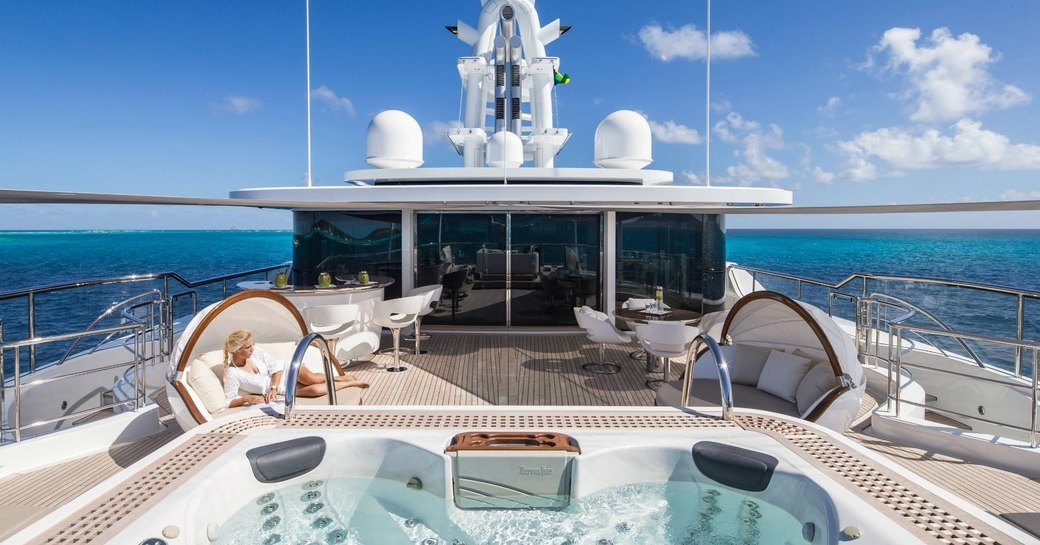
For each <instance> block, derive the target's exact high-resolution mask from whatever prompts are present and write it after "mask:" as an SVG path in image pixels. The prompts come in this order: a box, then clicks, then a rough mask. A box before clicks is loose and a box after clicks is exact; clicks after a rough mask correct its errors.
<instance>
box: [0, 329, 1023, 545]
mask: <svg viewBox="0 0 1040 545" xmlns="http://www.w3.org/2000/svg"><path fill="white" fill-rule="evenodd" d="M386 340H388V339H386V338H385V339H384V345H386V344H387V343H386ZM408 346H410V343H409V344H408ZM422 347H423V348H424V349H425V350H428V351H429V353H428V354H426V355H422V356H415V355H408V356H405V358H404V359H405V360H406V362H407V363H405V365H406V366H407V367H409V370H408V371H405V372H403V373H389V372H386V371H385V370H383V367H384V366H385V365H386V363H389V362H392V359H393V357H392V356H390V355H376V356H374V357H372V358H369V359H365V360H363V361H356V362H352V363H351V364H350V365H349V366H348V368H347V370H348V372H349V373H351V374H354V375H356V376H358V377H359V378H360V379H361V380H365V381H367V382H369V383H370V385H371V386H370V388H369V389H368V391H367V392H366V393H365V396H364V399H363V404H364V405H367V406H372V405H415V406H435V405H440V406H443V405H448V406H451V405H529V406H652V405H653V404H654V392H653V391H652V390H649V389H647V388H646V386H645V385H644V382H645V380H646V379H648V378H660V373H653V374H651V373H647V372H646V364H645V363H644V362H643V361H639V360H634V359H630V358H629V352H630V351H631V350H632V349H633V347H632V346H631V345H608V346H607V350H606V359H607V361H611V362H615V363H619V364H620V365H621V367H622V371H621V372H620V373H618V374H616V375H597V374H593V373H589V372H587V371H584V370H583V369H582V368H581V365H582V364H583V363H589V362H592V361H594V360H595V359H596V358H597V357H598V353H599V350H598V346H596V345H594V344H592V343H591V342H589V341H587V340H586V339H585V337H584V336H583V335H581V334H578V333H575V334H556V335H545V334H531V335H515V334H510V335H505V334H501V333H498V334H494V333H485V334H466V335H462V334H445V333H434V336H433V338H432V339H430V340H428V341H424V342H423V344H422ZM671 367H672V369H671V370H672V378H678V376H679V373H680V371H681V369H680V365H677V364H673V365H672V366H671ZM157 401H160V402H161V401H165V400H157ZM578 411H579V410H578V409H576V412H578ZM415 412H421V410H419V409H417V410H416V411H415ZM737 420H738V422H742V421H743V420H747V422H746V423H743V424H742V425H743V426H744V427H750V428H754V427H758V426H756V425H754V422H753V421H754V420H755V419H754V418H750V419H749V418H747V417H739V418H738V419H737ZM170 423H171V425H172V426H173V429H171V430H170V431H168V432H166V433H164V434H161V435H159V436H156V437H153V438H149V439H146V440H143V441H139V442H137V443H132V444H129V445H124V446H119V447H114V448H112V449H109V450H108V451H107V452H103V453H97V454H94V455H91V456H85V457H82V458H79V459H77V460H74V461H71V462H67V463H63V464H58V465H56V466H52V467H48V468H43V469H39V470H36V471H32V472H26V473H24V474H19V475H12V476H9V477H6V478H4V479H3V480H0V540H3V539H5V538H6V537H8V536H10V535H12V534H13V533H14V532H16V531H18V530H19V529H21V528H24V527H25V526H27V525H28V524H31V523H32V522H34V521H36V520H39V519H40V518H42V517H44V516H46V515H47V514H48V513H49V512H51V511H53V510H54V509H56V508H58V507H59V506H61V505H62V504H64V503H65V502H68V501H70V500H71V499H72V498H74V497H76V496H78V495H80V494H82V493H83V492H85V491H86V490H87V489H89V488H90V487H92V486H94V485H95V484H97V483H99V482H101V481H102V480H104V479H106V478H107V477H109V476H111V475H114V474H115V473H116V472H118V471H119V470H121V469H122V468H124V467H127V466H128V465H130V464H132V463H133V462H135V461H136V460H139V459H141V458H142V457H144V456H146V455H147V454H149V453H151V452H153V451H154V450H155V449H157V448H159V447H160V446H161V445H163V444H165V443H166V442H168V441H169V440H170V439H171V438H173V437H176V436H177V435H178V434H179V430H178V429H177V428H176V425H175V424H173V423H172V421H171V422H170ZM787 426H788V427H790V425H787ZM763 431H764V432H767V433H774V430H773V429H768V430H767V429H763ZM850 436H851V437H853V438H854V439H856V440H857V441H859V442H860V444H862V445H864V446H866V447H867V448H870V449H872V450H874V451H876V452H880V453H882V454H885V455H886V456H887V457H889V458H890V459H892V460H894V461H896V462H897V463H899V464H902V465H903V466H905V467H907V468H909V469H911V470H912V471H914V472H916V473H917V474H918V475H920V476H922V477H924V478H926V479H929V480H931V481H932V482H933V483H935V484H937V485H939V486H940V487H943V488H945V489H947V490H950V491H951V492H954V493H956V494H958V495H960V496H961V497H963V498H965V499H967V500H969V501H971V502H972V503H975V504H976V505H977V506H979V507H980V508H981V509H983V510H985V511H987V512H989V513H992V514H996V515H999V516H1002V517H1004V518H1005V519H1007V520H1009V521H1011V522H1013V523H1015V524H1017V525H1018V526H1020V527H1022V528H1024V529H1026V530H1027V531H1031V532H1032V533H1033V534H1034V535H1038V526H1040V482H1037V481H1036V480H1030V479H1027V478H1024V477H1022V476H1019V475H1015V474H1012V473H1008V472H1004V471H1000V470H996V469H992V468H989V467H985V466H980V465H977V464H971V463H968V462H964V461H962V460H957V459H954V458H950V457H948V456H943V455H939V454H935V453H929V452H925V451H921V450H919V449H912V448H908V447H903V446H900V445H894V444H891V443H888V442H886V441H883V440H880V439H876V438H873V437H870V436H867V435H863V434H861V433H852V432H850ZM793 437H795V438H797V437H800V435H799V434H795V435H794V436H793ZM838 471H839V472H840V471H841V469H840V468H839V469H838ZM861 486H862V485H861ZM903 516H904V517H910V516H912V515H907V514H903ZM918 524H919V525H920V523H918ZM934 537H935V538H936V541H935V542H936V543H960V542H964V543H971V542H987V543H988V542H993V541H986V540H985V539H984V540H983V541H976V540H971V539H968V540H964V541H960V540H959V539H958V538H957V537H956V536H950V535H939V534H938V533H937V534H935V536H934ZM998 541H999V542H1001V543H1004V542H1006V541H1004V540H998ZM71 542H78V541H71Z"/></svg>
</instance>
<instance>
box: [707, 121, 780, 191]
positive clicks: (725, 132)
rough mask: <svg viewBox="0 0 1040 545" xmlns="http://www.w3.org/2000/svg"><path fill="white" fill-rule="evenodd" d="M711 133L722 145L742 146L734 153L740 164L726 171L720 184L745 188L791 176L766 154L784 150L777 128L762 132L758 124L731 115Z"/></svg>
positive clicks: (774, 126) (716, 125)
mask: <svg viewBox="0 0 1040 545" xmlns="http://www.w3.org/2000/svg"><path fill="white" fill-rule="evenodd" d="M714 130H715V134H717V135H718V136H719V137H720V138H722V140H723V141H725V142H730V143H737V144H740V145H741V146H742V149H740V150H738V151H736V152H734V156H736V157H737V159H738V160H739V161H742V162H741V163H739V164H736V165H732V166H729V167H727V168H726V173H725V176H724V177H723V178H722V181H726V182H730V183H736V184H738V185H743V186H748V185H751V184H752V183H754V182H757V181H761V180H768V181H770V182H774V181H776V180H782V179H784V178H787V177H788V176H790V169H788V168H787V165H785V164H783V163H781V162H780V161H777V160H776V159H774V158H772V157H770V156H769V155H768V153H767V152H768V150H775V149H783V148H785V147H786V146H785V144H784V134H783V131H782V130H781V129H780V127H779V126H778V125H775V124H770V125H769V127H768V129H763V128H762V126H761V125H760V124H759V123H757V122H755V121H750V120H746V119H744V118H743V117H742V116H741V115H740V114H738V113H736V112H730V113H729V114H728V115H726V119H725V120H724V121H720V122H718V123H716V124H715V127H714Z"/></svg>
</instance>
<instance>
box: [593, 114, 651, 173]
mask: <svg viewBox="0 0 1040 545" xmlns="http://www.w3.org/2000/svg"><path fill="white" fill-rule="evenodd" d="M650 140H651V136H650V124H649V123H647V121H646V118H644V117H643V116H641V115H639V114H638V113H636V112H633V111H632V110H618V111H616V112H614V113H612V114H610V115H608V116H607V117H606V118H605V119H604V120H603V121H601V122H600V123H599V126H598V127H596V160H595V163H596V166H598V167H602V168H631V169H640V168H643V167H645V166H647V165H649V164H650V163H652V162H653V161H654V158H653V154H652V153H651V151H650Z"/></svg>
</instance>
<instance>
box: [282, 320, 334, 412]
mask: <svg viewBox="0 0 1040 545" xmlns="http://www.w3.org/2000/svg"><path fill="white" fill-rule="evenodd" d="M315 341H318V342H317V343H316V346H317V347H318V350H320V351H321V359H322V363H323V365H324V367H325V387H326V388H327V389H328V391H329V405H335V404H336V383H335V379H334V378H333V377H334V376H335V373H334V371H333V369H332V352H331V350H329V341H327V340H325V337H322V336H321V333H311V334H310V335H307V336H306V337H304V338H303V340H301V341H300V342H299V343H298V344H297V345H296V351H295V352H293V357H292V359H291V360H289V369H288V370H287V371H286V377H285V416H284V418H285V421H286V422H288V421H290V420H292V413H293V408H294V407H295V406H296V381H297V380H298V379H299V378H300V366H301V365H303V357H304V355H306V354H307V349H308V348H310V346H311V344H315Z"/></svg>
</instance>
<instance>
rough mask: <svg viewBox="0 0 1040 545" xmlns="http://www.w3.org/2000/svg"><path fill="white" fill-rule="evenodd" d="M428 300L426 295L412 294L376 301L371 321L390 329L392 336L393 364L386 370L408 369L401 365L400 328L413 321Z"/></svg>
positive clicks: (427, 303)
mask: <svg viewBox="0 0 1040 545" xmlns="http://www.w3.org/2000/svg"><path fill="white" fill-rule="evenodd" d="M428 300H429V299H428V297H427V296H423V295H413V296H411V297H401V298H399V299H390V300H388V301H379V302H377V303H376V306H375V309H374V310H373V312H372V321H373V322H375V323H376V324H379V325H380V326H382V327H385V328H388V329H390V333H391V334H392V335H393V337H394V349H393V354H394V365H393V367H387V368H386V370H387V371H389V372H391V373H397V372H400V371H407V370H408V368H407V367H405V366H403V365H401V330H402V329H404V328H406V327H408V326H410V325H412V324H414V323H415V319H416V318H418V317H419V312H421V311H422V310H423V308H424V307H426V306H428V305H429V302H428Z"/></svg>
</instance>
